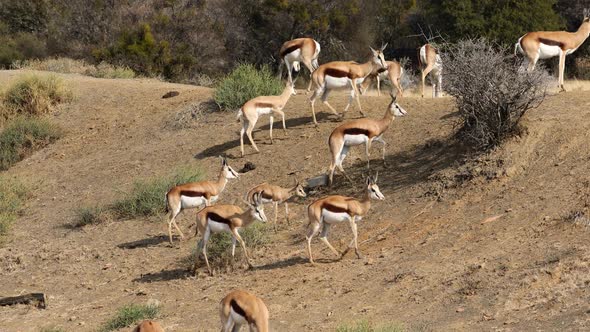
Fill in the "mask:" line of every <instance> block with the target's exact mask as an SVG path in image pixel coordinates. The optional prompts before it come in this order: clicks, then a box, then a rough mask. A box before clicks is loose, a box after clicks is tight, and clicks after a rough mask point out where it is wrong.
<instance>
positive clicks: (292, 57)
mask: <svg viewBox="0 0 590 332" xmlns="http://www.w3.org/2000/svg"><path fill="white" fill-rule="evenodd" d="M300 57H301V49H300V48H298V49H296V50H295V51H293V52H291V53H289V54H287V55H285V61H287V62H289V63H293V62H294V61H300Z"/></svg>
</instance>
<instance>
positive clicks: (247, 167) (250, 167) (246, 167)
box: [240, 161, 256, 173]
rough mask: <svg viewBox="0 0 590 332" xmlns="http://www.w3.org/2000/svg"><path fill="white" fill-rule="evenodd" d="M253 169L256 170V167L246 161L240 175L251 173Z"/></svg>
mask: <svg viewBox="0 0 590 332" xmlns="http://www.w3.org/2000/svg"><path fill="white" fill-rule="evenodd" d="M255 169H256V165H255V164H254V163H253V162H250V161H248V162H246V163H245V164H244V167H243V168H242V170H241V171H240V173H247V172H250V171H253V170H255Z"/></svg>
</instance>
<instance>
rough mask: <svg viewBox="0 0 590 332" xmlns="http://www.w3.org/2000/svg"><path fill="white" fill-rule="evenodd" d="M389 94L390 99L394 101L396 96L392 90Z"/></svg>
mask: <svg viewBox="0 0 590 332" xmlns="http://www.w3.org/2000/svg"><path fill="white" fill-rule="evenodd" d="M389 95H390V96H391V101H392V102H394V103H395V101H396V100H397V96H396V95H394V94H393V92H391V91H390V92H389Z"/></svg>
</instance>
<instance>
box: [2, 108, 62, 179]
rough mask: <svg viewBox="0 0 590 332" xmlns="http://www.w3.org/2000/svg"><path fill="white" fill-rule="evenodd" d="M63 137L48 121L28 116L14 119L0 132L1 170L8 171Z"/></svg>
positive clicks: (56, 127)
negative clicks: (34, 152) (33, 153)
mask: <svg viewBox="0 0 590 332" xmlns="http://www.w3.org/2000/svg"><path fill="white" fill-rule="evenodd" d="M61 136H62V131H61V129H60V128H59V127H58V126H56V125H54V124H52V123H51V122H49V121H48V120H45V119H38V118H32V117H26V116H19V117H17V118H15V119H13V120H12V121H10V122H9V123H8V124H7V125H6V127H5V128H4V130H2V132H0V170H6V169H8V168H9V167H10V166H12V165H13V164H15V163H17V162H19V161H21V160H23V159H24V158H26V157H27V156H28V155H30V154H31V153H32V152H33V151H35V150H37V149H40V148H43V147H45V146H47V145H48V144H51V143H53V142H54V141H56V140H57V139H58V138H60V137H61Z"/></svg>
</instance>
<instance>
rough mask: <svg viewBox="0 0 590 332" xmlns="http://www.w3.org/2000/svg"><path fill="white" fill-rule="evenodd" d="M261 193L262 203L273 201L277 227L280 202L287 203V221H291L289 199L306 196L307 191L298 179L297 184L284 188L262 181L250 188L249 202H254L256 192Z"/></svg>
mask: <svg viewBox="0 0 590 332" xmlns="http://www.w3.org/2000/svg"><path fill="white" fill-rule="evenodd" d="M256 193H258V194H260V195H261V198H262V203H273V205H274V210H275V219H274V223H275V227H276V225H277V219H278V215H279V204H283V203H284V204H285V218H286V219H287V223H288V222H289V205H288V203H287V201H288V200H289V199H290V198H291V197H293V196H294V195H296V196H299V197H306V196H307V195H306V194H305V191H304V190H303V186H302V185H301V184H300V183H299V181H296V183H295V186H294V187H291V188H283V187H279V186H275V185H272V184H268V183H266V182H265V183H262V184H259V185H257V186H256V187H254V188H252V189H250V190H248V193H247V194H246V195H247V198H248V201H249V202H252V199H253V196H254V194H256Z"/></svg>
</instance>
